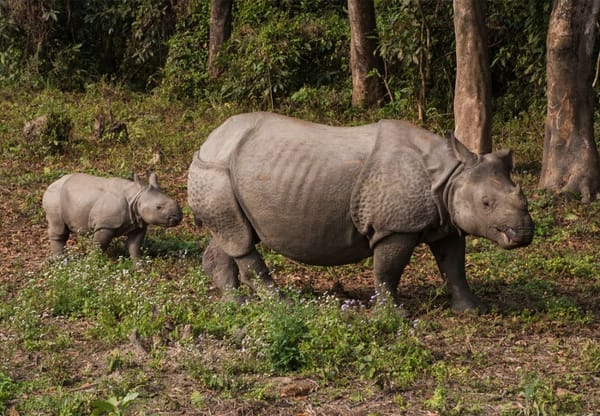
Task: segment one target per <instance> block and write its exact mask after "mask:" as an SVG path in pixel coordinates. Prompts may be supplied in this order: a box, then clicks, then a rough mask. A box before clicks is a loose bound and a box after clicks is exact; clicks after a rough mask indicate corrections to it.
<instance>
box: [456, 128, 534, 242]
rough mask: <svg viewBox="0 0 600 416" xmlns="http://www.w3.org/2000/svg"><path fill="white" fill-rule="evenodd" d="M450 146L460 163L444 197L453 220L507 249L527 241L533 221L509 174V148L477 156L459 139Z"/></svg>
mask: <svg viewBox="0 0 600 416" xmlns="http://www.w3.org/2000/svg"><path fill="white" fill-rule="evenodd" d="M451 140H455V139H454V138H451ZM453 147H454V149H455V153H456V154H457V157H458V158H459V159H460V160H461V161H462V162H463V163H464V169H463V171H462V172H461V173H460V174H459V175H458V176H457V177H456V178H455V179H454V183H453V184H452V188H453V189H452V192H451V195H450V197H449V199H450V200H449V201H448V202H449V205H450V208H451V216H452V220H453V222H454V224H455V225H456V226H458V227H459V228H460V229H461V230H463V231H465V232H466V233H468V234H473V235H477V236H481V237H486V238H488V239H490V240H492V241H494V242H496V243H497V244H498V245H499V246H501V247H503V248H507V249H511V248H515V247H522V246H526V245H528V244H529V243H531V240H532V239H533V221H532V219H531V216H530V215H529V210H528V208H527V199H526V198H525V195H523V192H522V191H521V187H520V186H519V185H516V184H515V183H514V182H513V181H512V179H511V177H510V172H511V170H512V168H513V163H512V154H511V152H510V151H509V150H500V151H498V152H494V153H488V154H485V155H479V156H477V155H475V154H473V153H471V152H470V151H469V150H467V148H466V147H464V146H463V145H462V144H461V143H460V142H459V141H455V142H454V143H453Z"/></svg>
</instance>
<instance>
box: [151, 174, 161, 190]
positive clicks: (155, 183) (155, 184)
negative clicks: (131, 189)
mask: <svg viewBox="0 0 600 416" xmlns="http://www.w3.org/2000/svg"><path fill="white" fill-rule="evenodd" d="M148 183H149V184H150V186H152V187H154V188H160V186H159V185H158V178H157V176H156V173H154V172H150V173H149V174H148Z"/></svg>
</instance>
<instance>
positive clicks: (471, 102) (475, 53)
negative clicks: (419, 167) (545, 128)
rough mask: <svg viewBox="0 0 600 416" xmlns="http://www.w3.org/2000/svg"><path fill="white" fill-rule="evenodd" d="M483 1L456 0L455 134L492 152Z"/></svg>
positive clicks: (478, 149)
mask: <svg viewBox="0 0 600 416" xmlns="http://www.w3.org/2000/svg"><path fill="white" fill-rule="evenodd" d="M482 3H483V1H482V0H454V4H453V6H454V33H455V37H456V85H455V91H454V123H455V131H454V134H455V136H456V137H458V138H459V139H460V141H461V142H463V143H464V144H465V145H466V146H467V147H468V148H469V150H471V151H472V152H475V153H488V152H491V151H492V136H491V104H492V81H491V71H490V63H489V58H488V41H487V33H486V29H485V21H484V17H483V10H482Z"/></svg>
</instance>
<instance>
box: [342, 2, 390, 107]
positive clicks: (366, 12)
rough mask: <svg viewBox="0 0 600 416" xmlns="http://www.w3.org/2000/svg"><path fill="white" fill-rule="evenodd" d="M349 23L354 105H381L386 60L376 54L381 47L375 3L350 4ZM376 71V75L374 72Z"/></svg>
mask: <svg viewBox="0 0 600 416" xmlns="http://www.w3.org/2000/svg"><path fill="white" fill-rule="evenodd" d="M348 19H349V21H350V68H351V71H352V105H354V106H373V105H379V104H381V102H382V101H383V97H384V92H385V90H384V85H383V81H382V79H381V77H380V76H379V75H378V74H382V73H383V59H382V58H381V57H380V56H379V55H378V54H376V51H377V46H378V43H379V40H378V35H377V24H376V22H375V5H374V3H373V0H348ZM374 70H375V71H377V74H374V73H373V71H374Z"/></svg>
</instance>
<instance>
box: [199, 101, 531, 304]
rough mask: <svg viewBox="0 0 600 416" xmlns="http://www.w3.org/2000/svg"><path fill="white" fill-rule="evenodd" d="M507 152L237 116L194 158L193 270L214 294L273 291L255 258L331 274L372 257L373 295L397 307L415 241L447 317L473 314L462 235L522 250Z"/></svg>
mask: <svg viewBox="0 0 600 416" xmlns="http://www.w3.org/2000/svg"><path fill="white" fill-rule="evenodd" d="M511 170H512V156H511V153H510V151H498V152H496V153H490V154H485V155H482V156H477V155H475V154H473V153H471V152H470V151H469V150H467V149H466V147H464V146H463V145H462V144H461V143H460V142H459V141H458V140H456V138H454V136H453V135H451V136H450V137H449V138H448V139H445V138H442V137H440V136H437V135H435V134H432V133H430V132H428V131H426V130H423V129H421V128H418V127H416V126H414V125H411V124H409V123H406V122H402V121H394V120H382V121H380V122H378V123H375V124H369V125H364V126H359V127H330V126H325V125H320V124H314V123H309V122H305V121H301V120H297V119H293V118H289V117H284V116H280V115H275V114H270V113H250V114H241V115H237V116H234V117H231V118H229V119H228V120H227V121H226V122H225V123H223V124H222V125H221V126H220V127H218V128H217V129H216V130H214V131H213V132H212V133H211V134H210V136H209V137H208V139H207V140H206V142H205V143H204V144H203V145H202V147H201V148H200V150H199V151H198V152H196V153H195V154H194V158H193V161H192V163H191V166H190V169H189V177H188V202H189V205H190V207H191V208H192V210H193V212H194V216H195V218H196V221H197V223H198V224H204V225H205V226H206V227H207V228H208V229H209V230H210V232H211V234H212V240H211V242H210V244H209V246H208V247H207V249H206V251H205V254H204V257H203V267H204V270H205V271H206V273H207V274H208V275H209V276H210V277H211V278H212V280H213V281H214V283H215V284H216V286H217V287H219V288H220V289H221V290H223V291H226V290H227V289H228V288H235V287H238V286H239V284H240V282H244V283H247V284H249V285H251V286H252V278H253V276H255V275H257V276H259V277H260V279H259V282H262V283H263V284H265V285H267V286H270V285H272V284H273V281H272V279H271V276H270V275H269V271H268V270H267V268H266V266H265V264H264V262H263V260H262V258H261V257H260V255H259V254H258V252H257V251H256V249H255V244H256V243H257V242H258V241H262V242H263V244H265V245H266V246H268V247H270V248H272V249H274V250H276V251H278V252H280V253H282V254H283V255H285V256H287V257H290V258H292V259H294V260H297V261H300V262H304V263H308V264H314V265H339V264H346V263H352V262H357V261H360V260H361V259H364V258H366V257H369V256H373V258H374V262H373V264H374V269H375V270H374V272H375V280H376V289H377V292H378V295H379V296H382V295H383V296H391V297H392V298H393V300H394V301H395V302H396V303H397V302H398V298H397V287H398V282H399V279H400V276H401V275H402V272H403V270H404V267H405V266H406V264H407V263H408V261H409V259H410V257H411V254H412V252H413V250H414V248H415V247H416V246H417V245H418V244H420V243H426V244H428V245H429V247H430V248H431V251H432V252H433V255H434V256H435V259H436V261H437V264H438V266H439V269H440V272H441V274H442V276H443V278H444V279H445V280H446V282H447V286H448V289H449V292H450V294H451V296H452V307H453V309H454V310H456V311H464V310H474V309H477V308H479V309H480V310H482V309H483V305H482V304H481V303H480V302H479V301H478V299H477V298H476V297H475V296H474V295H473V294H472V293H471V290H470V289H469V286H468V284H467V280H466V277H465V235H467V234H473V235H476V236H481V237H485V238H488V239H490V240H492V241H495V242H496V243H497V244H499V245H500V246H501V247H504V248H506V249H512V248H515V247H520V246H525V245H527V244H529V243H530V242H531V240H532V236H533V222H532V220H531V217H530V215H529V212H528V209H527V200H526V199H525V196H524V195H523V193H522V192H521V189H520V187H519V186H517V185H515V184H514V183H513V181H512V180H511V178H510V171H511Z"/></svg>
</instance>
